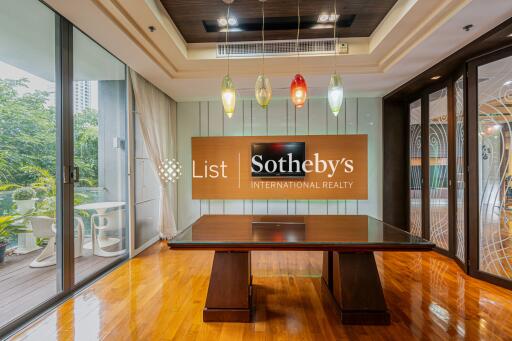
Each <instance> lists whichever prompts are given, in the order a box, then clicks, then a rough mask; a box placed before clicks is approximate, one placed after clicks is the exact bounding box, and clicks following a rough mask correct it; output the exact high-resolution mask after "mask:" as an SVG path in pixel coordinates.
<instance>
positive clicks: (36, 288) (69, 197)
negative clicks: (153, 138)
mask: <svg viewBox="0 0 512 341" xmlns="http://www.w3.org/2000/svg"><path fill="white" fill-rule="evenodd" d="M125 69H126V67H125V65H124V64H123V63H122V62H120V61H119V60H118V59H116V58H115V57H113V56H112V55H111V54H109V53H108V52H107V51H105V50H104V49H103V48H101V47H100V46H99V45H98V44H96V43H95V42H93V41H92V40H91V39H90V38H88V37H87V36H85V35H84V34H83V33H82V32H80V31H79V30H77V29H76V28H74V27H73V26H72V24H71V23H70V22H68V21H67V20H66V19H64V18H62V17H61V16H59V15H58V14H56V13H54V12H53V11H52V10H50V9H49V8H48V7H46V6H45V5H44V4H42V3H41V2H39V1H37V0H23V1H20V0H4V1H2V9H1V10H0V336H1V335H2V334H3V333H5V332H7V331H9V330H12V329H13V328H16V327H17V326H19V325H20V324H22V323H23V322H24V321H25V320H26V319H27V318H29V317H30V316H31V314H36V313H38V312H41V311H42V310H43V309H45V308H47V307H49V306H50V305H51V304H52V303H53V302H55V301H57V300H58V299H60V298H62V297H64V296H65V295H67V294H70V293H71V292H73V290H75V289H76V288H77V287H78V285H81V284H83V283H85V281H87V280H90V279H93V278H94V277H95V276H98V275H99V274H101V273H102V272H103V271H105V269H107V268H108V267H112V266H113V265H115V264H116V263H119V262H120V261H121V260H122V259H125V258H126V257H127V255H128V252H127V249H128V243H127V236H128V232H127V231H128V219H127V209H128V205H127V201H128V200H127V192H128V190H127V187H128V182H127V151H126V147H127V144H126V131H127V128H126V119H127V108H126V70H125Z"/></svg>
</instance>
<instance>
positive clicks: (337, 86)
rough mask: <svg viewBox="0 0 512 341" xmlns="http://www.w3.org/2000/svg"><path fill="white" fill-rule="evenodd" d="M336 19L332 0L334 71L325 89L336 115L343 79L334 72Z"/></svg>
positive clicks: (338, 110)
mask: <svg viewBox="0 0 512 341" xmlns="http://www.w3.org/2000/svg"><path fill="white" fill-rule="evenodd" d="M337 21H338V15H337V12H336V0H334V73H333V74H332V75H331V80H330V81H329V88H328V90H327V100H328V102H329V107H330V108H331V111H332V113H333V115H334V116H338V114H339V112H340V109H341V105H342V104H343V81H342V79H341V77H340V75H338V73H337V72H336V52H337V43H336V22H337Z"/></svg>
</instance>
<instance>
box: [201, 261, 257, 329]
mask: <svg viewBox="0 0 512 341" xmlns="http://www.w3.org/2000/svg"><path fill="white" fill-rule="evenodd" d="M251 311H252V278H251V254H250V252H224V251H215V256H214V258H213V266H212V273H211V276H210V285H209V287H208V294H207V296H206V304H205V307H204V310H203V321H204V322H250V321H251Z"/></svg>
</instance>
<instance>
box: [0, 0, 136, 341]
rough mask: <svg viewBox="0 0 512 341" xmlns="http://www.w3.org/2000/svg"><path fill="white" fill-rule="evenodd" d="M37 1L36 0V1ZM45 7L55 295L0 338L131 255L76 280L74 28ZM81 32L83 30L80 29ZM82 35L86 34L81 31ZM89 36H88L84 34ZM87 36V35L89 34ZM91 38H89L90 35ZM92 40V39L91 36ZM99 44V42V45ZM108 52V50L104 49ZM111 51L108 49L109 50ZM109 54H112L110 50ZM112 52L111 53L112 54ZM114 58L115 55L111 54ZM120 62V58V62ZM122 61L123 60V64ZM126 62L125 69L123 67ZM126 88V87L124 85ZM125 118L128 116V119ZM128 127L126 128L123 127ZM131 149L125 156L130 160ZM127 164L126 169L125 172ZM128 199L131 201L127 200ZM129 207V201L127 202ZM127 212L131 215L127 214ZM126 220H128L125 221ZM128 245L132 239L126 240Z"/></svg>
mask: <svg viewBox="0 0 512 341" xmlns="http://www.w3.org/2000/svg"><path fill="white" fill-rule="evenodd" d="M35 1H36V0H35ZM41 3H42V4H43V5H45V6H47V7H48V8H49V9H50V10H52V11H53V12H54V14H55V70H56V72H55V101H56V103H55V115H56V131H57V139H56V150H57V155H56V168H57V169H56V183H57V184H56V185H57V196H56V203H57V205H56V206H57V207H56V224H57V233H56V253H57V257H56V258H57V265H56V271H57V278H56V282H57V289H58V290H57V294H56V295H54V296H53V297H51V298H50V299H48V300H46V301H45V302H43V303H41V304H39V305H36V306H34V307H33V309H31V310H29V311H27V312H25V313H24V314H22V315H20V316H18V317H16V318H14V319H13V320H11V321H10V322H9V323H7V324H6V325H4V326H2V327H0V338H2V337H4V336H7V335H9V333H12V332H13V331H15V330H16V329H18V328H20V327H21V326H23V325H24V324H26V323H27V322H29V321H30V320H31V319H33V318H35V317H37V316H38V315H40V314H42V313H44V312H45V311H47V310H49V309H51V308H52V307H54V306H55V305H57V304H59V303H60V302H62V300H64V299H66V298H68V297H71V296H72V295H73V294H74V293H75V292H76V291H77V290H79V289H80V288H82V287H84V286H85V285H87V284H89V283H90V282H91V281H93V280H95V279H97V278H98V277H99V276H101V275H103V274H105V273H107V272H108V271H110V270H112V269H113V268H115V267H117V266H118V265H120V264H121V263H123V262H125V261H126V260H127V259H129V257H130V253H129V252H127V253H126V256H124V257H121V258H120V259H118V260H115V261H113V262H112V263H110V264H108V265H107V266H105V267H104V268H102V269H100V270H98V271H96V272H93V273H91V274H89V275H88V276H87V277H85V278H84V279H83V280H81V281H80V282H78V283H75V281H74V279H75V278H74V277H75V257H74V204H73V199H74V183H75V181H74V180H75V174H74V173H75V172H74V160H73V159H74V149H73V148H74V147H73V28H76V29H78V28H77V27H75V26H74V25H73V24H72V23H71V22H69V21H68V20H67V19H66V18H64V17H63V16H61V15H60V14H59V13H58V12H56V11H54V10H53V9H52V8H51V7H49V6H48V5H46V4H45V3H44V2H41ZM82 33H83V32H82ZM84 34H85V33H84ZM87 36H88V35H87ZM88 37H89V36H88ZM89 38H90V37H89ZM91 40H93V41H94V42H96V41H95V40H94V39H92V38H91ZM98 45H99V46H100V47H102V46H101V44H98ZM102 48H103V47H102ZM107 52H108V51H107ZM109 53H110V52H109ZM110 54H111V53H110ZM111 55H112V54H111ZM112 56H114V55H112ZM114 57H115V56H114ZM121 62H122V61H121ZM123 64H124V63H123ZM126 68H127V67H126V65H125V70H126ZM126 89H127V90H128V87H126ZM127 98H128V96H127ZM125 108H126V109H125V114H126V115H127V117H128V99H127V100H126V103H125ZM127 119H128V118H127ZM126 129H128V127H126ZM129 153H130V151H128V154H127V155H126V159H127V160H129V159H130V154H129ZM127 167H128V166H127V165H126V168H125V169H126V171H127V172H128V168H127ZM129 185H130V184H129V181H128V178H127V179H126V186H127V187H126V189H127V192H129V191H130V187H129ZM128 201H130V200H128ZM127 207H128V210H130V204H129V203H128V205H127ZM128 214H131V212H130V213H128ZM128 221H129V220H128ZM131 230H132V228H131V224H130V223H129V224H128V231H127V235H128V238H130V232H129V231H131ZM127 242H128V244H129V243H130V242H131V241H130V240H128V241H127Z"/></svg>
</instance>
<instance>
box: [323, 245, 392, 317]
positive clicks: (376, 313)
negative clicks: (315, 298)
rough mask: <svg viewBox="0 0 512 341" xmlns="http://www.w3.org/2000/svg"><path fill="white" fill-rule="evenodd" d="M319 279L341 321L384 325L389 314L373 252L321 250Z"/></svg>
mask: <svg viewBox="0 0 512 341" xmlns="http://www.w3.org/2000/svg"><path fill="white" fill-rule="evenodd" d="M322 279H323V281H324V282H325V284H326V285H327V287H328V288H329V290H330V291H331V293H332V294H333V296H334V299H335V300H336V302H337V303H338V305H339V307H340V309H341V321H342V323H343V324H365V325H387V324H389V323H390V316H389V312H388V309H387V306H386V300H385V299H384V293H383V291H382V285H381V283H380V278H379V272H378V270H377V265H376V264H375V258H374V256H373V252H360V253H359V252H358V253H341V252H330V251H329V252H328V251H325V252H324V266H323V273H322Z"/></svg>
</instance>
